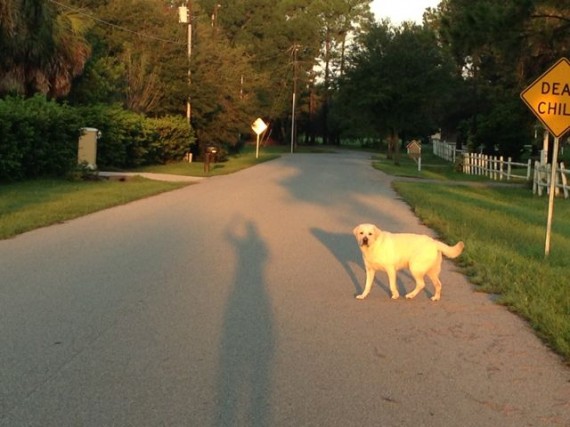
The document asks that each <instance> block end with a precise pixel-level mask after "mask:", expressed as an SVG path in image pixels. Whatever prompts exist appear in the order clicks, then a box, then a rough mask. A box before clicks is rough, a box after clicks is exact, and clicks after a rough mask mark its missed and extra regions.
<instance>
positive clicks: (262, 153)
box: [136, 146, 286, 177]
mask: <svg viewBox="0 0 570 427" xmlns="http://www.w3.org/2000/svg"><path fill="white" fill-rule="evenodd" d="M285 150H286V148H285V147H283V146H279V147H269V148H260V150H259V156H258V158H256V157H255V147H252V146H247V147H245V148H244V150H243V151H242V152H241V153H239V154H236V155H229V156H228V160H227V161H225V162H217V163H211V164H210V171H209V172H206V171H204V163H203V162H201V161H200V162H191V163H188V162H177V163H170V164H167V165H155V166H147V167H144V168H139V169H137V170H136V171H137V172H152V173H166V174H173V175H185V176H200V177H207V176H216V175H227V174H231V173H234V172H237V171H240V170H242V169H246V168H249V167H251V166H255V165H257V164H260V163H263V162H267V161H269V160H273V159H276V158H278V157H279V156H280V155H281V154H282V153H284V152H285Z"/></svg>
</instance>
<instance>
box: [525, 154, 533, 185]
mask: <svg viewBox="0 0 570 427" xmlns="http://www.w3.org/2000/svg"><path fill="white" fill-rule="evenodd" d="M531 164H532V162H531V160H530V159H528V162H527V163H526V180H527V181H530V170H531V169H532V166H531Z"/></svg>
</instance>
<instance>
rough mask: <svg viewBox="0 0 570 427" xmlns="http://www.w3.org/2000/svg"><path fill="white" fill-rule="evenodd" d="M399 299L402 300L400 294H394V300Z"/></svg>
mask: <svg viewBox="0 0 570 427" xmlns="http://www.w3.org/2000/svg"><path fill="white" fill-rule="evenodd" d="M398 298H400V294H394V295H392V299H398Z"/></svg>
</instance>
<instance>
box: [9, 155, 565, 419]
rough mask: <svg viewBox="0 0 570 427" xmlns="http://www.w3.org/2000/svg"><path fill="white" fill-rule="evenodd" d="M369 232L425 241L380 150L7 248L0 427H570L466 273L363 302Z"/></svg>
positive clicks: (289, 164) (332, 158) (300, 163)
mask: <svg viewBox="0 0 570 427" xmlns="http://www.w3.org/2000/svg"><path fill="white" fill-rule="evenodd" d="M361 222H373V223H376V224H378V225H379V226H380V227H382V228H384V229H387V230H389V231H394V232H401V231H409V232H423V233H431V232H430V230H429V229H427V228H426V227H424V226H423V225H422V224H420V222H419V221H418V219H417V218H415V217H414V215H413V214H412V212H411V211H410V209H409V208H408V206H407V205H406V204H405V203H404V202H402V201H401V200H400V199H399V198H398V197H397V195H396V194H395V193H394V192H393V190H392V189H391V187H390V177H388V176H386V175H384V174H382V173H381V172H378V171H375V170H374V169H372V168H371V166H370V157H369V155H367V154H361V153H338V154H292V155H285V156H283V157H282V158H280V159H278V160H274V161H271V162H268V163H263V164H261V165H258V166H256V167H254V168H250V169H247V170H244V171H241V172H239V173H236V174H233V175H228V176H220V177H213V178H209V179H206V180H203V181H202V182H201V183H199V184H196V185H191V186H189V187H186V188H183V189H180V190H176V191H173V192H169V193H166V194H162V195H158V196H155V197H152V198H149V199H146V200H141V201H137V202H134V203H129V204H127V205H124V206H120V207H116V208H112V209H108V210H105V211H102V212H99V213H95V214H92V215H88V216H85V217H83V218H79V219H77V220H73V221H69V222H67V223H64V224H59V225H55V226H52V227H47V228H43V229H40V230H37V231H33V232H30V233H26V234H24V235H21V236H18V237H16V238H13V239H9V240H4V241H0V281H1V282H0V368H1V369H0V426H9V427H14V426H41V427H46V426H57V427H61V426H93V427H100V426H342V427H346V426H414V427H416V426H434V427H435V426H437V427H442V426H462V427H466V426H467V427H468V426H473V427H483V426H493V427H495V426H501V427H506V426H516V427H520V426H569V425H570V370H569V369H568V367H566V366H565V365H563V364H562V363H561V361H560V360H559V358H557V357H556V356H555V355H553V354H552V353H551V352H550V351H549V350H548V349H547V348H545V346H544V345H543V344H542V343H541V342H540V341H539V340H538V339H537V338H536V337H535V335H534V334H533V332H532V331H531V330H530V328H529V327H528V326H527V325H526V324H525V323H524V322H523V321H522V320H520V319H519V318H518V317H516V316H515V315H513V314H511V313H509V312H508V311H507V310H506V309H505V308H503V307H501V306H498V305H496V304H495V303H493V301H492V300H491V298H490V297H489V296H488V295H485V294H481V293H477V292H475V290H474V288H473V287H472V286H471V285H470V284H469V282H468V280H467V279H466V278H465V277H464V276H463V275H462V274H461V272H460V271H458V270H457V268H456V267H455V265H454V264H453V263H452V262H450V261H445V263H444V270H443V273H442V282H443V293H442V300H441V301H440V302H437V303H433V302H431V301H430V299H429V297H430V296H431V289H432V288H431V285H428V287H427V289H426V292H422V293H420V294H419V295H418V296H417V297H416V299H415V300H413V301H406V300H403V299H400V300H398V301H392V300H390V297H389V291H388V287H387V283H386V277H385V275H383V274H378V275H377V279H376V285H375V286H374V288H373V290H372V293H371V295H370V296H369V297H368V299H366V300H364V301H358V300H356V299H355V298H354V297H355V295H356V294H357V293H359V292H360V291H361V289H362V285H363V283H364V271H363V267H362V260H361V257H360V252H359V250H358V248H357V246H356V243H355V240H354V238H353V236H352V234H351V233H352V229H353V227H354V226H355V225H357V224H358V223H361ZM399 286H400V287H401V292H400V293H401V294H404V293H405V291H404V288H405V289H408V290H409V289H411V288H412V287H413V282H412V279H411V277H410V276H409V275H408V274H405V273H402V274H400V276H399Z"/></svg>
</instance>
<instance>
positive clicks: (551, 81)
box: [521, 58, 570, 138]
mask: <svg viewBox="0 0 570 427" xmlns="http://www.w3.org/2000/svg"><path fill="white" fill-rule="evenodd" d="M521 98H522V99H523V101H524V102H525V103H526V105H528V107H529V108H530V109H531V110H532V112H533V113H534V114H535V115H536V117H538V118H539V119H540V121H541V122H542V123H543V124H544V125H545V126H546V127H547V129H548V130H549V131H550V133H552V135H554V136H555V137H557V138H559V137H560V136H562V135H563V134H565V133H566V132H567V131H568V130H570V61H568V59H566V58H562V59H560V60H559V61H558V62H557V63H556V64H554V65H553V66H552V67H550V68H549V69H548V70H547V71H546V72H545V73H544V74H543V75H542V76H540V77H539V78H538V79H536V80H535V81H534V83H532V84H531V85H530V86H529V87H527V88H526V89H525V90H524V91H523V92H522V93H521Z"/></svg>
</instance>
